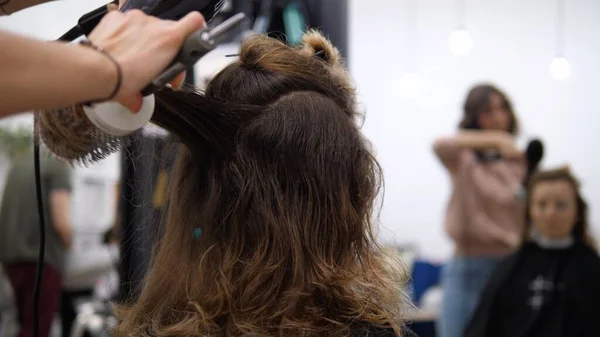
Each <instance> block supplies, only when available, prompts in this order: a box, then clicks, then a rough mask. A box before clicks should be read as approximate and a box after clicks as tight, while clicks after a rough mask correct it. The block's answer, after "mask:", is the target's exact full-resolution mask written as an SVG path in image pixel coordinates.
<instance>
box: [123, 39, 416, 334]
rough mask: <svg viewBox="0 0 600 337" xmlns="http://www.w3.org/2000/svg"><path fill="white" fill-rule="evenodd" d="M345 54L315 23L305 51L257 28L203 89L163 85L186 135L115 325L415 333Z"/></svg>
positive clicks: (203, 330)
mask: <svg viewBox="0 0 600 337" xmlns="http://www.w3.org/2000/svg"><path fill="white" fill-rule="evenodd" d="M340 62H341V60H340V57H339V54H338V51H337V50H336V49H335V48H334V47H333V46H332V45H331V44H330V43H329V42H328V41H327V40H325V39H324V38H323V37H322V36H320V35H319V34H317V33H314V32H313V33H308V34H307V35H305V37H304V45H303V46H300V47H298V48H295V49H294V48H290V47H288V46H286V45H284V44H283V43H281V42H279V41H277V40H275V39H271V38H267V37H262V36H259V37H254V38H252V39H250V40H247V41H245V42H244V43H243V44H242V47H241V51H240V55H239V60H238V61H236V62H234V63H233V64H232V65H230V66H228V67H227V68H225V69H224V70H223V71H221V72H220V73H219V74H218V75H217V76H216V77H215V78H213V79H212V81H211V82H210V83H209V85H208V87H207V89H206V93H205V94H202V93H199V92H194V91H187V90H185V91H178V92H176V91H171V90H170V89H165V90H163V91H162V92H160V93H159V94H158V95H157V107H156V111H155V114H154V117H153V118H154V119H153V121H154V122H155V123H157V124H158V125H161V126H163V127H165V128H166V129H168V130H170V131H172V132H173V133H174V134H175V135H176V136H177V137H178V139H179V141H180V143H181V145H180V146H179V155H178V159H177V164H176V167H175V171H174V172H173V176H172V179H171V183H170V187H169V188H170V190H169V194H168V201H167V202H168V204H167V205H168V208H167V222H166V229H165V233H164V236H163V237H162V238H161V239H160V241H159V243H158V246H157V249H156V252H155V256H154V259H153V262H152V265H151V268H150V270H149V272H148V274H147V278H146V281H145V282H144V286H143V290H142V293H141V295H140V297H139V299H138V300H137V301H136V302H135V303H133V304H131V305H130V306H128V307H123V308H120V309H119V310H117V311H118V317H119V320H120V323H119V324H118V326H117V327H116V329H115V333H116V335H117V336H133V335H136V336H139V335H143V334H146V333H147V332H150V334H151V335H153V336H359V335H366V333H368V331H371V335H373V336H375V334H373V332H372V331H374V330H373V327H381V328H382V329H383V330H387V331H388V332H387V333H390V332H389V330H390V329H393V331H394V332H393V335H395V336H403V333H402V332H401V330H402V329H401V323H402V318H401V309H402V300H403V296H402V291H401V287H402V285H403V284H402V283H403V281H404V274H403V273H402V272H401V270H400V269H399V267H398V266H397V265H395V264H393V263H392V264H390V260H389V259H388V258H389V256H388V254H386V253H385V252H384V250H382V249H381V248H380V246H379V245H378V244H377V242H376V239H375V233H374V225H375V224H376V222H374V220H373V215H374V214H373V212H374V209H375V198H376V196H377V194H378V192H379V188H380V184H381V179H382V176H381V171H380V167H379V165H378V163H377V161H376V159H375V158H374V156H373V154H372V153H371V150H370V146H369V143H368V142H367V140H366V139H365V138H364V137H363V136H362V134H361V132H360V130H359V128H358V126H357V124H356V122H355V117H357V113H356V108H355V101H354V100H355V93H354V88H353V87H352V86H351V85H350V82H349V80H348V77H347V76H348V75H347V73H346V72H345V70H344V68H343V67H342V64H341V63H340ZM375 330H377V329H375Z"/></svg>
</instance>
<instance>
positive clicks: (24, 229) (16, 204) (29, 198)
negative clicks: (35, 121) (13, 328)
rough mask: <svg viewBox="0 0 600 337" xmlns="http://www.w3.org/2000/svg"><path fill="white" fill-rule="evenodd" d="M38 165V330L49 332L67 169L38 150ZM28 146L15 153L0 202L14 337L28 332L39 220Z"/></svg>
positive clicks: (57, 287) (66, 221) (67, 240)
mask: <svg viewBox="0 0 600 337" xmlns="http://www.w3.org/2000/svg"><path fill="white" fill-rule="evenodd" d="M40 150H41V153H40V169H41V177H42V193H43V199H44V206H45V209H44V212H45V221H46V226H47V228H46V235H47V236H46V257H45V264H44V272H43V278H44V282H42V284H41V292H40V294H41V297H40V321H41V322H40V332H41V335H42V337H43V336H48V333H49V331H50V327H51V324H52V320H53V317H54V313H55V312H56V311H57V309H58V305H59V301H60V296H61V290H62V277H61V269H62V266H63V260H64V255H65V251H66V250H67V249H68V248H69V247H70V246H71V238H72V226H71V216H70V197H71V189H72V182H71V175H72V169H71V167H70V166H69V165H68V164H66V163H63V162H59V161H58V160H56V159H55V158H53V157H51V156H50V154H49V152H48V151H47V150H46V149H45V148H44V147H41V148H40ZM36 207H37V195H36V188H35V179H34V163H33V148H32V147H29V148H28V149H27V150H25V151H23V152H22V153H19V154H17V155H16V156H15V157H14V158H13V160H12V163H11V168H10V170H9V172H8V174H7V176H6V184H5V186H4V191H3V198H2V204H1V206H0V263H2V265H3V266H4V269H5V272H6V275H7V277H8V279H9V280H10V283H11V285H12V288H13V292H14V299H15V304H16V306H17V311H18V316H19V325H20V327H21V329H20V332H19V334H18V337H31V336H32V335H33V288H34V284H35V275H36V267H37V260H38V251H39V245H40V229H39V227H40V223H39V216H38V212H37V208H36Z"/></svg>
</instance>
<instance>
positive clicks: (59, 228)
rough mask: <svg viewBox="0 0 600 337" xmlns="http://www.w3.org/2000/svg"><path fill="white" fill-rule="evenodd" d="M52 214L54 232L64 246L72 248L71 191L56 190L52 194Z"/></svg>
mask: <svg viewBox="0 0 600 337" xmlns="http://www.w3.org/2000/svg"><path fill="white" fill-rule="evenodd" d="M50 214H51V219H50V220H51V221H52V226H53V228H54V230H55V231H56V232H57V233H58V237H59V238H60V241H61V242H62V244H63V246H64V247H65V248H66V249H68V248H70V247H71V241H72V238H73V227H72V226H71V216H70V214H71V193H70V192H69V190H64V189H62V190H55V191H52V192H51V193H50Z"/></svg>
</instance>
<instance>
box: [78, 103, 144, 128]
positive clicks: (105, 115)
mask: <svg viewBox="0 0 600 337" xmlns="http://www.w3.org/2000/svg"><path fill="white" fill-rule="evenodd" d="M83 111H84V112H85V115H86V116H87V118H88V119H89V120H90V122H92V123H94V125H95V126H96V127H97V128H98V129H100V130H102V131H104V132H106V133H108V134H110V135H113V136H126V135H128V134H130V133H133V132H135V131H137V130H139V129H141V128H143V127H144V125H146V124H147V123H148V122H150V119H151V118H152V114H153V113H154V95H148V96H146V97H144V100H143V104H142V109H141V110H140V111H139V112H137V113H133V112H131V111H129V110H128V109H127V108H126V107H124V106H123V105H121V104H120V103H117V102H103V103H98V104H94V105H92V106H91V107H90V106H85V105H84V106H83Z"/></svg>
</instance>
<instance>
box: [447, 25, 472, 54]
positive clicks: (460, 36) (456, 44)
mask: <svg viewBox="0 0 600 337" xmlns="http://www.w3.org/2000/svg"><path fill="white" fill-rule="evenodd" d="M448 45H449V46H450V51H451V52H452V53H453V54H454V55H459V56H462V55H467V54H468V53H469V51H470V50H471V48H473V40H472V39H471V36H470V35H469V33H467V31H466V30H463V29H459V30H455V31H453V32H452V34H450V38H448Z"/></svg>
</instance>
